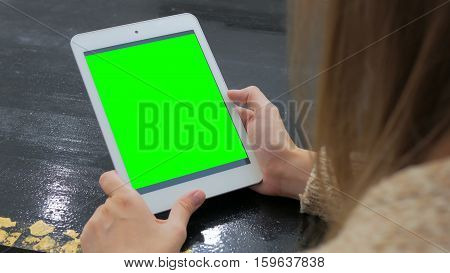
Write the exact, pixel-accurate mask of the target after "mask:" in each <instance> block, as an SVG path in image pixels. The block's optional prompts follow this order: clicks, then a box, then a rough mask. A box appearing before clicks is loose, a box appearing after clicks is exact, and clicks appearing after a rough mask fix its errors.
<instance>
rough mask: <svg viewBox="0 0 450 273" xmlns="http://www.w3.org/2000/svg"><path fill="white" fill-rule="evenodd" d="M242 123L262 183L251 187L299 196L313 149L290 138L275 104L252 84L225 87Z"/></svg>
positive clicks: (309, 167) (277, 193) (305, 179)
mask: <svg viewBox="0 0 450 273" xmlns="http://www.w3.org/2000/svg"><path fill="white" fill-rule="evenodd" d="M228 97H229V98H230V100H232V101H233V102H235V103H238V104H243V105H246V108H244V107H240V106H236V107H237V110H238V112H239V115H240V117H241V119H242V121H243V123H244V126H245V129H246V131H247V134H248V139H249V141H250V143H249V144H250V145H249V146H250V148H251V149H253V150H254V152H255V155H256V158H257V160H258V163H259V165H260V167H261V169H262V172H263V181H262V183H260V184H258V185H255V186H253V187H252V189H253V190H255V191H256V192H258V193H261V194H265V195H272V196H283V197H289V198H294V199H298V198H299V197H298V195H299V193H302V192H303V191H304V189H305V186H306V182H307V180H308V178H309V174H310V172H311V169H312V165H313V153H312V152H309V151H307V150H303V149H300V148H298V147H297V146H296V145H295V144H294V142H293V141H292V139H291V138H290V136H289V134H288V132H287V131H286V128H285V127H284V124H283V121H282V119H281V117H280V113H279V111H278V108H277V107H276V106H275V105H273V104H272V103H271V102H270V101H269V100H268V99H267V98H266V97H265V96H264V94H263V93H262V92H261V91H260V90H259V89H258V88H257V87H254V86H250V87H247V88H244V89H242V90H230V91H228Z"/></svg>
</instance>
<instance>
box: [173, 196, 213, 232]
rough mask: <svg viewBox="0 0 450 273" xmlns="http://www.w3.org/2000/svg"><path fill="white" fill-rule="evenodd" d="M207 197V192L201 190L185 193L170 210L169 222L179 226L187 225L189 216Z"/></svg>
mask: <svg viewBox="0 0 450 273" xmlns="http://www.w3.org/2000/svg"><path fill="white" fill-rule="evenodd" d="M205 198H206V196H205V193H204V192H203V191H201V190H196V191H193V192H191V193H188V194H186V195H184V196H183V197H181V198H180V199H178V201H177V202H176V203H175V205H174V206H173V208H172V210H171V211H170V215H169V219H168V222H169V223H171V224H173V225H175V226H178V227H186V226H187V224H188V222H189V218H190V217H191V215H192V214H193V213H194V212H195V211H196V210H197V209H198V208H199V207H200V206H201V205H202V204H203V202H204V201H205Z"/></svg>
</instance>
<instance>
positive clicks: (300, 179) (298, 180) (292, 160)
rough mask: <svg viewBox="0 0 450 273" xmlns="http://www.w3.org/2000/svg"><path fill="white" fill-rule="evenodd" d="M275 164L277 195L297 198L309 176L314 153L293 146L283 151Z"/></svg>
mask: <svg viewBox="0 0 450 273" xmlns="http://www.w3.org/2000/svg"><path fill="white" fill-rule="evenodd" d="M281 158H282V160H278V161H277V162H276V163H275V164H276V165H277V166H275V169H276V170H277V171H276V172H275V173H276V175H277V178H276V179H277V180H278V183H279V189H278V195H279V196H281V197H287V198H292V199H299V194H300V193H303V192H304V190H305V187H306V183H307V181H308V179H309V177H310V174H311V171H312V168H313V164H314V153H313V152H311V151H308V150H304V149H300V148H298V147H295V148H293V149H289V150H287V151H285V152H284V154H283V155H282V156H281Z"/></svg>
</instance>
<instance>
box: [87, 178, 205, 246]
mask: <svg viewBox="0 0 450 273" xmlns="http://www.w3.org/2000/svg"><path fill="white" fill-rule="evenodd" d="M100 186H101V187H102V189H103V191H104V192H105V193H106V194H107V195H108V199H107V200H106V202H105V203H104V204H103V205H101V206H100V207H98V208H97V210H96V211H95V213H94V215H92V217H91V219H89V221H88V222H87V224H86V225H85V227H84V229H83V232H82V234H81V248H82V250H83V252H179V251H180V249H181V246H182V245H183V243H184V241H185V240H186V226H187V223H188V221H189V218H190V217H191V215H192V213H194V211H195V210H197V209H198V208H199V207H200V206H201V205H202V204H203V202H204V201H205V193H203V192H202V191H200V190H196V191H193V192H191V193H189V194H186V195H184V196H183V197H181V198H180V199H179V200H178V201H177V203H176V204H175V205H174V207H173V208H172V211H171V212H170V215H169V218H168V219H167V220H160V219H157V218H156V217H155V216H154V215H153V214H152V213H151V212H150V210H149V209H148V207H147V204H146V203H145V201H144V199H142V197H141V196H140V195H139V193H138V192H136V191H135V190H134V189H132V188H131V187H130V185H129V184H126V183H125V182H123V181H122V180H121V179H120V178H119V176H118V175H117V173H116V172H115V171H110V172H107V173H104V174H103V175H102V176H101V177H100Z"/></svg>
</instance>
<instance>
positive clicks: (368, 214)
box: [300, 158, 450, 252]
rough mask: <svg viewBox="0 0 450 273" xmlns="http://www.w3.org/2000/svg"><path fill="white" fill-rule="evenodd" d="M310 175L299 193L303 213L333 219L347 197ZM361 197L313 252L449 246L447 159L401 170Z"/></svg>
mask: <svg viewBox="0 0 450 273" xmlns="http://www.w3.org/2000/svg"><path fill="white" fill-rule="evenodd" d="M313 173H314V171H313ZM311 177H312V178H311V179H310V180H309V181H308V184H307V187H306V190H305V192H304V193H303V194H301V195H300V203H301V212H303V213H309V214H314V215H318V216H319V217H321V218H322V219H324V220H325V221H334V220H336V217H339V210H340V207H339V204H340V201H339V200H340V198H348V197H345V196H343V195H342V194H339V192H337V191H336V190H334V187H333V186H330V185H329V184H328V183H331V182H330V181H318V180H317V179H314V175H312V176H311ZM359 201H360V202H359V204H358V205H357V206H356V207H355V208H354V210H353V211H352V212H351V214H350V216H349V218H348V220H347V221H346V222H345V223H344V225H343V227H342V228H341V230H340V231H339V233H338V234H337V236H335V237H334V238H333V239H331V240H329V241H327V242H325V243H323V244H322V245H320V246H319V247H317V248H316V249H314V250H313V251H315V252H448V251H449V250H450V158H446V159H442V160H437V161H433V162H429V163H425V164H422V165H417V166H412V167H409V168H406V169H404V170H401V171H399V172H397V173H395V174H394V175H392V176H390V177H388V178H386V179H384V180H382V181H380V183H378V184H376V185H374V186H373V187H372V188H370V189H369V190H368V191H367V193H366V194H365V195H364V196H363V197H362V198H360V199H359Z"/></svg>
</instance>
